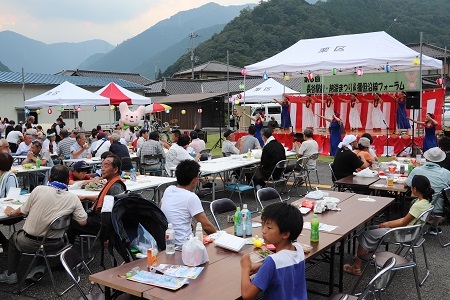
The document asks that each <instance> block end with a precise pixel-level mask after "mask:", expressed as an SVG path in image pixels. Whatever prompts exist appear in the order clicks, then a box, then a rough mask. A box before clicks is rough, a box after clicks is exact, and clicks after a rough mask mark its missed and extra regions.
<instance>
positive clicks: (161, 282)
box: [127, 270, 189, 290]
mask: <svg viewBox="0 0 450 300" xmlns="http://www.w3.org/2000/svg"><path fill="white" fill-rule="evenodd" d="M127 279H128V280H131V281H136V282H140V283H144V284H149V285H154V286H158V287H162V288H166V289H170V290H178V289H179V288H181V287H182V286H183V285H185V284H187V283H189V282H188V280H187V278H177V277H172V276H168V275H161V274H156V273H153V272H148V271H143V270H142V271H139V272H138V273H137V274H136V275H134V276H131V277H129V278H127Z"/></svg>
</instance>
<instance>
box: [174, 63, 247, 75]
mask: <svg viewBox="0 0 450 300" xmlns="http://www.w3.org/2000/svg"><path fill="white" fill-rule="evenodd" d="M241 70H242V68H239V67H235V66H230V65H229V66H228V71H229V72H230V73H239V74H241ZM199 72H211V73H226V72H227V65H226V64H224V63H221V62H218V61H208V62H207V63H204V64H202V65H198V66H196V67H194V73H199ZM191 73H192V69H186V70H182V71H179V72H176V73H175V74H174V75H173V76H175V75H182V74H191Z"/></svg>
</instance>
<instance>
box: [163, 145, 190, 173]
mask: <svg viewBox="0 0 450 300" xmlns="http://www.w3.org/2000/svg"><path fill="white" fill-rule="evenodd" d="M187 159H189V160H193V159H194V158H193V157H192V156H190V155H189V153H188V152H187V151H186V150H185V149H184V148H183V147H180V146H178V144H176V143H173V144H172V146H170V149H169V151H167V153H166V172H167V174H172V173H173V170H175V169H176V167H177V166H178V164H179V163H180V162H182V161H183V160H187Z"/></svg>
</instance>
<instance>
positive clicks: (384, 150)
mask: <svg viewBox="0 0 450 300" xmlns="http://www.w3.org/2000/svg"><path fill="white" fill-rule="evenodd" d="M365 132H367V133H370V134H371V135H372V139H373V144H372V145H373V146H374V147H375V151H376V153H377V156H386V155H387V154H389V155H390V156H394V155H397V154H398V153H399V152H400V151H402V150H403V149H404V148H405V147H407V146H408V145H409V144H410V143H411V141H412V138H411V135H410V134H411V130H409V131H408V133H409V135H408V134H403V135H397V134H392V132H389V137H387V136H386V130H382V131H381V132H380V131H375V132H374V131H373V130H367V131H363V130H359V131H351V132H347V134H354V135H356V136H358V138H360V137H361V135H362V134H364V133H365ZM416 134H417V133H416ZM244 135H247V132H244V131H237V132H235V137H236V140H238V139H239V138H240V137H242V136H244ZM273 136H274V137H275V138H276V139H277V140H278V141H279V142H280V143H282V144H284V146H285V147H288V148H289V149H292V145H293V143H294V137H293V136H292V135H291V133H290V132H287V131H281V130H277V131H275V132H274V134H273ZM342 137H344V135H342ZM314 140H315V141H316V142H317V143H318V144H319V152H320V153H321V154H322V155H329V154H330V134H329V133H328V130H327V131H320V130H319V129H316V130H315V131H314ZM414 141H415V143H416V146H418V147H419V148H422V143H423V136H419V137H417V135H416V136H415V137H414ZM410 151H411V150H410V149H409V148H408V149H406V150H405V151H404V152H403V154H404V155H407V154H410Z"/></svg>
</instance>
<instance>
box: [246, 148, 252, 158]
mask: <svg viewBox="0 0 450 300" xmlns="http://www.w3.org/2000/svg"><path fill="white" fill-rule="evenodd" d="M247 158H252V151H250V148H248V151H247Z"/></svg>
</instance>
